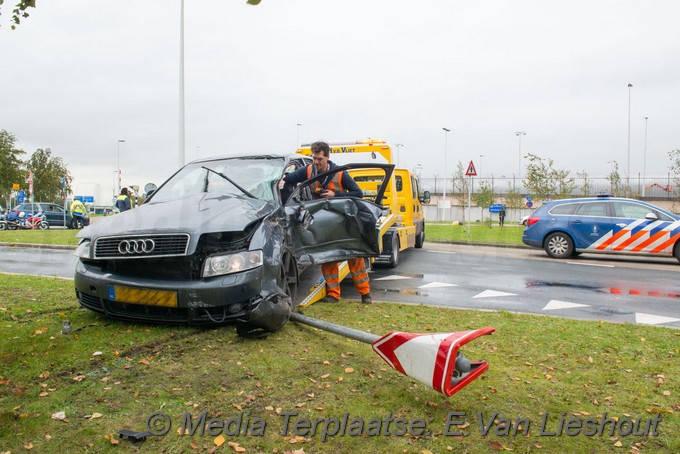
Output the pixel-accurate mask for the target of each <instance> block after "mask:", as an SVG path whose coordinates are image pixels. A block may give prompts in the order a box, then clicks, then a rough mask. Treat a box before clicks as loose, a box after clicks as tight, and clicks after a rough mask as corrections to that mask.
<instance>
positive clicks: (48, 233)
mask: <svg viewBox="0 0 680 454" xmlns="http://www.w3.org/2000/svg"><path fill="white" fill-rule="evenodd" d="M78 232H79V231H78V230H71V229H47V230H0V243H22V244H49V245H62V246H76V245H78V241H80V240H79V239H78V238H76V233H78Z"/></svg>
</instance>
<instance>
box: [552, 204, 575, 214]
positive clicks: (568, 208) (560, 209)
mask: <svg viewBox="0 0 680 454" xmlns="http://www.w3.org/2000/svg"><path fill="white" fill-rule="evenodd" d="M578 205H579V204H578V203H565V204H564V205H557V206H556V207H553V209H552V210H550V214H571V213H573V212H574V209H575V208H576V207H577V206H578Z"/></svg>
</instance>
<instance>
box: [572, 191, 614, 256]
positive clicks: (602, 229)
mask: <svg viewBox="0 0 680 454" xmlns="http://www.w3.org/2000/svg"><path fill="white" fill-rule="evenodd" d="M569 230H570V231H571V233H572V236H573V237H574V246H575V247H576V249H594V250H598V251H604V250H608V249H609V243H608V242H607V239H608V238H610V237H611V235H612V230H614V221H613V218H612V217H611V216H610V203H609V201H607V200H595V201H584V202H582V203H581V204H580V206H579V207H578V208H577V209H576V210H575V211H574V212H573V213H572V215H571V216H570V218H569Z"/></svg>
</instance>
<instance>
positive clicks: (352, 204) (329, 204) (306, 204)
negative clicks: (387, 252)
mask: <svg viewBox="0 0 680 454" xmlns="http://www.w3.org/2000/svg"><path fill="white" fill-rule="evenodd" d="M355 168H381V169H383V170H384V172H385V178H384V180H383V183H382V184H381V187H380V189H379V191H378V194H377V195H376V199H375V200H374V201H371V200H367V199H361V198H355V197H337V198H329V199H323V198H322V199H311V198H310V194H311V191H309V189H308V188H309V186H310V185H311V184H312V183H313V182H315V181H317V180H320V179H322V178H325V177H326V176H328V175H329V174H332V173H335V172H339V171H346V170H350V169H355ZM393 169H394V166H393V165H391V164H350V165H346V166H342V167H338V168H336V169H334V170H333V171H332V172H326V173H323V174H320V175H318V176H317V177H315V178H312V179H310V180H308V181H305V182H304V183H301V184H300V185H298V187H297V188H295V190H294V191H293V193H292V194H291V196H290V198H289V199H288V203H287V204H286V206H285V211H286V216H287V218H288V220H289V222H288V236H289V238H290V241H291V242H292V246H293V254H294V255H295V258H296V259H297V260H298V262H299V263H300V264H303V265H310V264H315V263H328V262H337V261H342V260H347V259H350V258H356V257H367V256H375V255H379V254H380V248H381V243H382V239H381V233H380V224H381V218H382V217H383V215H385V214H386V209H385V208H384V207H383V206H382V205H380V202H381V201H382V198H383V195H384V193H385V188H386V186H387V185H386V183H387V181H388V180H389V178H390V176H391V175H392V171H393Z"/></svg>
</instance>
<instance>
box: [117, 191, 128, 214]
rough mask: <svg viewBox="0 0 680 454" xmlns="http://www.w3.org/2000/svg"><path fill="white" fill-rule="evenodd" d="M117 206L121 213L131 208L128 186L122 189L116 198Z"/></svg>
mask: <svg viewBox="0 0 680 454" xmlns="http://www.w3.org/2000/svg"><path fill="white" fill-rule="evenodd" d="M116 208H118V211H120V212H121V213H122V212H123V211H127V210H129V209H130V196H128V188H123V189H121V190H120V195H119V196H118V198H116Z"/></svg>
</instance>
